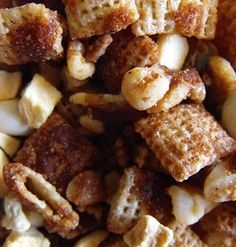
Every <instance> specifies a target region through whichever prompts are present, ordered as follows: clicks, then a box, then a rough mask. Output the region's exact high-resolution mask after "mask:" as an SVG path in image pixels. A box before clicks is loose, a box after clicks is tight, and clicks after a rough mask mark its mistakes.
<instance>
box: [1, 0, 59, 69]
mask: <svg viewBox="0 0 236 247" xmlns="http://www.w3.org/2000/svg"><path fill="white" fill-rule="evenodd" d="M62 32H63V31H62V27H61V25H60V22H59V18H58V15H57V12H54V11H51V10H49V9H47V8H46V7H45V5H43V4H35V3H30V4H26V5H24V6H21V7H15V8H11V9H0V37H1V40H0V46H1V47H2V49H1V53H0V61H1V62H2V63H6V64H9V65H14V64H22V63H28V62H39V61H44V60H50V59H54V60H55V59H58V58H60V57H61V56H62V53H63V47H62V45H61V41H62Z"/></svg>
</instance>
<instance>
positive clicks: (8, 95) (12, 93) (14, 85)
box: [0, 70, 22, 100]
mask: <svg viewBox="0 0 236 247" xmlns="http://www.w3.org/2000/svg"><path fill="white" fill-rule="evenodd" d="M21 77H22V74H21V73H20V72H14V73H9V72H7V71H4V70H0V88H1V90H0V100H6V99H13V98H15V97H16V95H17V93H18V91H19V87H20V85H21Z"/></svg>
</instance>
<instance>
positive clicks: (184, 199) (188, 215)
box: [168, 185, 216, 226]
mask: <svg viewBox="0 0 236 247" xmlns="http://www.w3.org/2000/svg"><path fill="white" fill-rule="evenodd" d="M168 194H169V195H170V196H171V199H172V205H173V214H174V216H175V219H176V221H177V222H178V223H179V224H183V225H186V226H188V225H192V224H194V223H196V222H198V221H199V219H200V218H202V217H203V216H204V215H205V214H207V213H208V212H209V211H211V210H212V208H214V207H215V206H216V204H215V203H213V202H211V201H209V200H207V198H205V197H204V195H202V193H201V191H200V190H197V189H196V188H194V187H192V186H191V187H190V186H188V187H187V186H176V185H172V186H171V187H170V188H168Z"/></svg>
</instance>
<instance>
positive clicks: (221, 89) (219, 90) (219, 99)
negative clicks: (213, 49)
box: [208, 56, 236, 104]
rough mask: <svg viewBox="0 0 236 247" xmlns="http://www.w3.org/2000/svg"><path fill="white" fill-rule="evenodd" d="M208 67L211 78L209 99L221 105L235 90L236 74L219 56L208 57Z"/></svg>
mask: <svg viewBox="0 0 236 247" xmlns="http://www.w3.org/2000/svg"><path fill="white" fill-rule="evenodd" d="M208 66H209V69H210V73H211V76H212V77H213V78H212V80H211V81H212V84H211V87H212V93H211V97H213V100H214V102H216V103H218V104H222V103H223V102H224V101H225V100H226V99H227V98H228V97H229V96H230V94H231V93H232V92H233V91H234V90H236V73H235V71H234V69H233V68H232V66H231V64H230V63H229V62H228V61H227V60H225V59H224V58H222V57H219V56H212V57H210V59H209V62H208Z"/></svg>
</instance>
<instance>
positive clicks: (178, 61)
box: [157, 33, 189, 70]
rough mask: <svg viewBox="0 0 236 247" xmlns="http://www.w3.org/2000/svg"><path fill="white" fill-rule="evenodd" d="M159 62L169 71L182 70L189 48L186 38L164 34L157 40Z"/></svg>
mask: <svg viewBox="0 0 236 247" xmlns="http://www.w3.org/2000/svg"><path fill="white" fill-rule="evenodd" d="M157 46H158V62H159V64H160V65H163V66H166V67H167V68H169V69H173V70H180V69H182V67H183V65H184V62H185V59H186V57H187V55H188V51H189V46H188V41H187V39H186V38H185V37H183V36H181V35H179V34H175V33H173V34H162V35H159V37H158V40H157Z"/></svg>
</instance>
